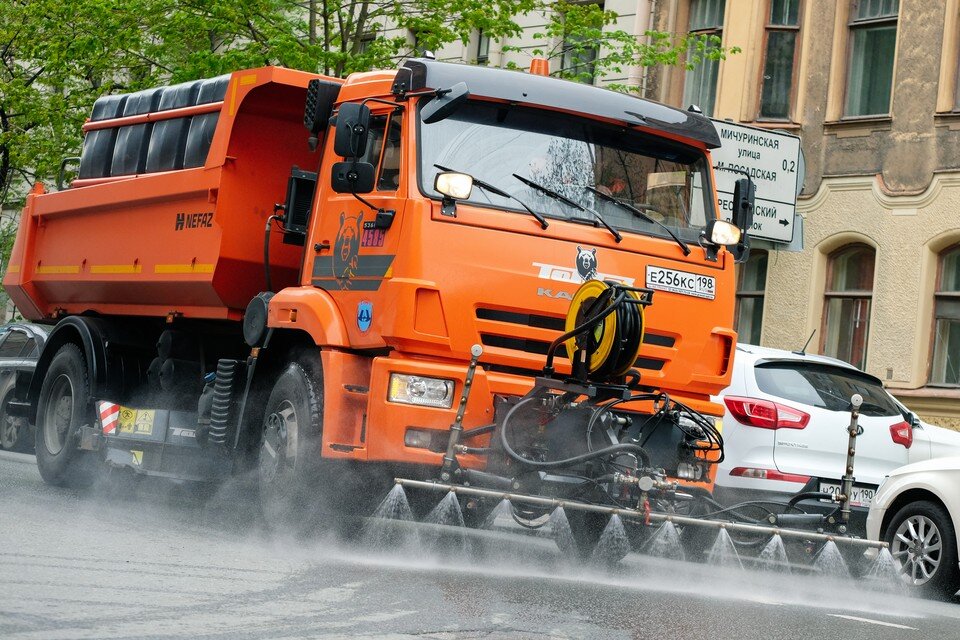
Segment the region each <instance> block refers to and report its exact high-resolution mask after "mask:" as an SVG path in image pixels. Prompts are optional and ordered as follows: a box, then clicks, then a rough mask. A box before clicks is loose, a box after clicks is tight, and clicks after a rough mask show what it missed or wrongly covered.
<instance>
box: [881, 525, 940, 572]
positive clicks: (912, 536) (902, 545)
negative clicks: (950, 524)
mask: <svg viewBox="0 0 960 640" xmlns="http://www.w3.org/2000/svg"><path fill="white" fill-rule="evenodd" d="M890 551H891V553H892V554H893V557H894V558H895V559H896V561H897V563H898V564H899V565H900V576H901V577H902V578H903V579H904V581H906V582H907V583H908V584H910V585H913V586H915V587H919V586H921V585H924V584H926V583H927V582H929V581H930V580H931V579H932V578H933V577H934V575H936V573H937V569H938V568H939V567H940V562H941V560H942V559H943V539H942V537H941V535H940V529H939V528H938V527H937V525H936V523H935V522H934V521H933V520H931V519H930V518H928V517H926V516H925V515H920V514H916V515H912V516H910V517H909V518H907V519H906V520H904V521H903V522H901V523H900V526H899V527H897V530H896V532H895V533H894V535H893V540H892V541H891V545H890Z"/></svg>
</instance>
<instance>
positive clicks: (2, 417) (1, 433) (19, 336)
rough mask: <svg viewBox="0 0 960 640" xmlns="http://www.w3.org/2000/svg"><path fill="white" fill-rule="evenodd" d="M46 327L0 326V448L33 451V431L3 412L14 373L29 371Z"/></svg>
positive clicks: (10, 394)
mask: <svg viewBox="0 0 960 640" xmlns="http://www.w3.org/2000/svg"><path fill="white" fill-rule="evenodd" d="M48 332H49V329H48V328H47V327H44V326H42V325H38V324H30V323H25V322H20V323H11V324H6V325H3V326H0V449H7V450H11V451H33V433H32V432H31V430H30V425H29V424H27V421H26V420H25V419H23V418H15V417H13V416H11V415H9V414H8V413H7V403H8V402H10V400H11V399H13V394H14V384H15V382H16V378H17V372H18V371H22V372H25V373H26V374H28V375H32V374H33V370H34V369H35V368H36V366H37V358H38V357H40V352H41V351H43V345H44V343H45V342H46V341H47V333H48Z"/></svg>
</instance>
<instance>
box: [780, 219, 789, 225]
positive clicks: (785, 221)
mask: <svg viewBox="0 0 960 640" xmlns="http://www.w3.org/2000/svg"><path fill="white" fill-rule="evenodd" d="M780 224H782V225H783V226H787V225H788V224H790V221H789V220H787V219H786V218H780Z"/></svg>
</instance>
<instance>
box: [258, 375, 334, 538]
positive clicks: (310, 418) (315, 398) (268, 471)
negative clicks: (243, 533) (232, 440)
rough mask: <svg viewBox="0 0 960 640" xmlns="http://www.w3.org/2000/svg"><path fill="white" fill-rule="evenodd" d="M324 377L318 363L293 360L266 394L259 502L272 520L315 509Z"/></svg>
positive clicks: (303, 514)
mask: <svg viewBox="0 0 960 640" xmlns="http://www.w3.org/2000/svg"><path fill="white" fill-rule="evenodd" d="M322 432H323V378H322V374H321V372H320V371H319V363H318V364H317V366H316V367H314V366H311V365H308V364H305V363H301V362H293V363H291V364H290V365H289V366H288V367H287V368H286V370H284V372H283V373H282V374H281V375H280V377H279V378H277V381H276V383H275V384H274V386H273V391H271V392H270V397H269V399H268V400H267V406H266V410H265V413H264V422H263V436H262V438H261V441H260V453H259V462H258V476H259V484H260V505H261V508H262V511H263V515H264V517H265V518H266V521H267V525H268V526H277V525H282V524H284V523H289V522H293V521H295V520H296V521H299V522H303V521H305V519H306V518H307V517H308V516H309V515H312V514H315V512H316V511H317V509H318V508H321V507H322V505H320V504H318V491H317V490H318V489H322V487H320V486H319V485H320V480H321V460H320V448H321V435H322Z"/></svg>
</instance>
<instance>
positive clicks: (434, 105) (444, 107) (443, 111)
mask: <svg viewBox="0 0 960 640" xmlns="http://www.w3.org/2000/svg"><path fill="white" fill-rule="evenodd" d="M469 97H470V92H469V91H468V90H467V83H466V82H458V83H457V84H455V85H453V86H452V87H450V88H449V89H444V90H442V91H438V92H437V97H436V98H434V99H433V100H431V101H430V102H428V103H427V104H425V105H424V106H423V108H422V109H420V119H421V120H422V121H423V123H424V124H433V123H434V122H440V121H441V120H444V119H446V118H449V117H450V116H451V115H453V112H454V111H456V110H457V109H459V108H460V107H461V105H463V103H464V102H466V101H467V98H469Z"/></svg>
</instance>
